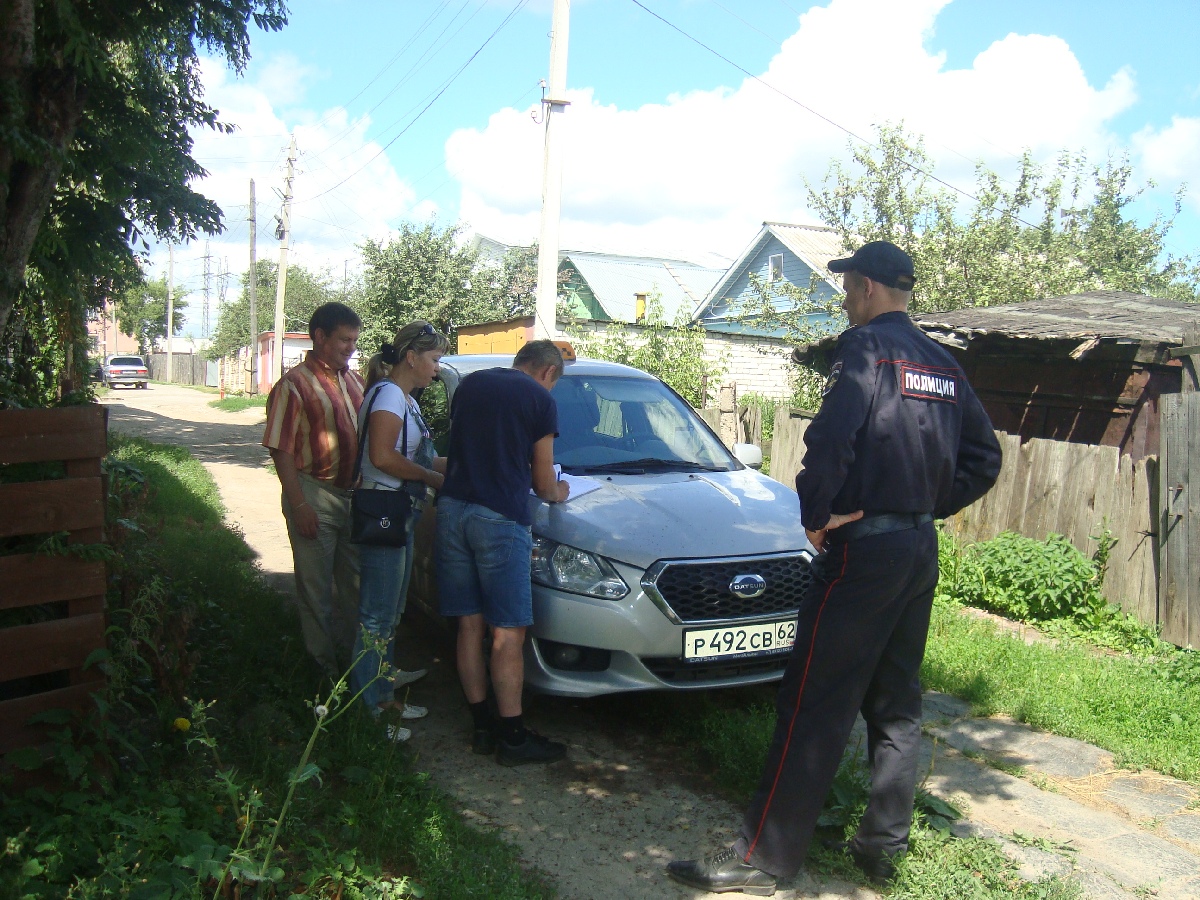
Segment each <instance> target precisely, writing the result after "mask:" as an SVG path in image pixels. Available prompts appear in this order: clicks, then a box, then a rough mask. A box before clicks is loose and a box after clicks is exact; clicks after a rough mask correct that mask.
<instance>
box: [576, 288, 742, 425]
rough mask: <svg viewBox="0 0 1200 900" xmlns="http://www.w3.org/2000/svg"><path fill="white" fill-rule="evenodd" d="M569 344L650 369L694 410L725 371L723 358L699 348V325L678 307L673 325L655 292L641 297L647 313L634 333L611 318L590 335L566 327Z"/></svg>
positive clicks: (586, 353)
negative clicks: (716, 358) (599, 329)
mask: <svg viewBox="0 0 1200 900" xmlns="http://www.w3.org/2000/svg"><path fill="white" fill-rule="evenodd" d="M568 333H569V334H570V335H571V343H572V344H573V346H574V347H575V350H576V352H577V353H578V354H579V355H580V356H590V357H592V358H594V359H607V360H610V361H612V362H617V363H623V364H624V365H627V366H633V367H634V368H635V369H641V370H642V371H643V372H649V373H650V374H651V375H654V376H655V377H657V378H659V379H661V380H662V381H664V382H666V383H667V384H668V385H670V386H671V388H672V389H674V391H675V392H676V393H677V394H679V395H680V396H681V397H683V399H684V400H686V401H687V402H688V403H690V404H691V405H692V406H694V407H696V408H697V409H700V408H702V407H703V406H704V405H705V403H706V402H707V399H708V398H707V397H706V396H705V394H706V393H708V387H709V386H715V385H716V383H717V379H718V378H720V377H721V375H723V374H724V373H725V369H726V367H727V360H726V359H724V358H722V359H720V360H716V361H711V360H709V359H708V357H707V356H706V355H705V352H704V335H705V331H704V327H703V326H701V325H696V324H693V323H691V322H690V321H689V320H688V317H687V313H686V312H682V311H681V312H680V314H679V317H678V319H677V320H676V322H675V323H674V324H669V323H668V322H667V321H666V316H665V314H664V312H663V305H662V298H661V296H659V294H658V293H657V292H655V293H652V294H650V296H649V297H648V298H647V300H646V318H645V320H644V322H643V324H642V325H641V326H640V327H639V328H638V330H637V331H636V332H631V330H630V329H629V328H627V327H626V326H625V325H624V324H622V323H620V322H613V323H610V324H608V325H607V326H606V327H605V330H604V333H603V334H600V335H598V336H596V337H589V336H588V335H587V334H586V333H585V332H584V331H583V330H582V329H579V328H577V327H576V328H569V329H568Z"/></svg>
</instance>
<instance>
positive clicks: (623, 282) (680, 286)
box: [563, 251, 725, 322]
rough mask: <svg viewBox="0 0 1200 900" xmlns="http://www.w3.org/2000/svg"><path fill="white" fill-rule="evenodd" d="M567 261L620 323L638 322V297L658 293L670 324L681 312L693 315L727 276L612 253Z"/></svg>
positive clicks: (578, 255) (687, 265)
mask: <svg viewBox="0 0 1200 900" xmlns="http://www.w3.org/2000/svg"><path fill="white" fill-rule="evenodd" d="M563 261H564V263H565V262H570V263H571V265H573V266H575V268H576V269H577V270H578V271H579V274H580V276H582V278H583V280H584V281H586V282H587V285H588V287H589V288H591V290H592V293H593V294H594V295H595V296H596V300H597V301H599V303H600V306H601V307H603V309H604V311H605V312H606V313H607V314H608V316H609V318H611V319H613V320H614V321H617V322H632V321H634V320H635V318H636V316H637V297H636V295H637V294H651V293H654V292H657V293H658V294H659V295H660V296H661V298H662V305H663V314H664V316H665V317H666V320H667V321H668V322H674V321H675V317H676V316H677V315H678V314H679V312H680V311H681V310H682V311H683V313H684V314H685V315H690V314H691V312H692V310H693V309H694V308H695V307H696V305H697V304H698V303H699V302H700V301H701V300H703V299H704V297H705V295H707V294H708V291H709V289H710V288H711V287H712V286H713V285H714V284H715V283H716V281H717V279H718V278H720V277H721V276H722V275H723V274H724V273H725V270H724V269H710V268H708V267H706V266H698V265H696V264H695V263H690V262H685V261H683V260H677V259H663V258H660V257H647V256H617V255H614V254H610V253H587V252H578V251H569V252H567V253H566V254H565V255H564V258H563Z"/></svg>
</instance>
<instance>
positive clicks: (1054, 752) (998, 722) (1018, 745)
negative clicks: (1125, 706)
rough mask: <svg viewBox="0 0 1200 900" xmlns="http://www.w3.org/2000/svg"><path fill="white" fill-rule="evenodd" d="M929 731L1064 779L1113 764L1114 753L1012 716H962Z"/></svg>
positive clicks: (964, 746) (1003, 760)
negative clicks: (1036, 729) (974, 717)
mask: <svg viewBox="0 0 1200 900" xmlns="http://www.w3.org/2000/svg"><path fill="white" fill-rule="evenodd" d="M926 730H927V731H928V733H929V734H931V735H935V736H936V737H938V739H939V740H942V741H945V742H946V743H947V744H949V745H950V746H951V747H954V748H955V749H957V750H961V751H962V752H964V753H975V754H979V755H981V756H985V757H987V758H988V759H990V760H994V761H996V762H999V763H1002V764H1003V765H1006V766H1021V767H1023V768H1028V769H1032V770H1034V771H1037V772H1042V773H1044V774H1047V775H1053V776H1056V777H1061V778H1086V777H1087V776H1089V775H1095V774H1098V773H1101V772H1108V771H1111V770H1112V767H1113V764H1112V754H1111V753H1106V752H1105V751H1103V750H1100V749H1099V748H1097V747H1093V746H1091V745H1090V744H1085V743H1084V742H1083V741H1076V740H1072V739H1071V738H1061V737H1056V736H1055V735H1049V734H1043V733H1041V732H1037V731H1034V730H1032V729H1031V728H1030V727H1029V726H1028V725H1022V724H1021V723H1019V722H1013V721H1011V720H1009V719H1003V718H998V717H997V718H991V719H959V720H956V721H954V722H951V723H950V724H947V725H931V726H928V727H927V728H926Z"/></svg>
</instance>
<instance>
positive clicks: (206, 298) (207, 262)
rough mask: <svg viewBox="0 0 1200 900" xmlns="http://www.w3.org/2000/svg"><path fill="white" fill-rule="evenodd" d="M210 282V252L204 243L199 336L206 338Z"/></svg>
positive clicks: (206, 243)
mask: <svg viewBox="0 0 1200 900" xmlns="http://www.w3.org/2000/svg"><path fill="white" fill-rule="evenodd" d="M211 280H212V252H211V251H210V250H209V247H208V241H205V242H204V315H203V316H201V317H200V335H201V336H202V337H208V304H209V284H210V282H211Z"/></svg>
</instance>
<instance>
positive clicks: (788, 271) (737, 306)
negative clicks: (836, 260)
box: [701, 235, 838, 337]
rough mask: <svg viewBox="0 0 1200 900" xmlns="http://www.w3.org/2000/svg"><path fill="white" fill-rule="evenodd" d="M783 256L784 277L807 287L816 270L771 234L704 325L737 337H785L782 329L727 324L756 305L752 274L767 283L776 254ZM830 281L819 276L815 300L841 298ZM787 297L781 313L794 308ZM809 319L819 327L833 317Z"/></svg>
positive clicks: (733, 281) (780, 306)
mask: <svg viewBox="0 0 1200 900" xmlns="http://www.w3.org/2000/svg"><path fill="white" fill-rule="evenodd" d="M780 253H781V254H783V278H784V280H785V281H787V282H789V283H790V284H793V285H795V286H796V287H798V288H807V287H808V285H809V282H810V280H811V278H812V275H813V270H812V268H811V267H810V266H809V265H808V264H807V263H806V262H804V260H802V259H800V257H798V256H797V255H796V254H795V253H794V252H792V251H791V250H789V249H788V248H787V247H786V246H785V245H784V243H783V242H782V241H780V240H779V238H777V237H775V236H774V235H768V237H767V240H766V242H765V243H764V244H763V246H762V247H761V248H759V251H758V252H757V253H756V254H754V255H753V256H752V257H751V258H750V260H749V262H748V264H747V265H745V266H744V267H743V268H742V270H741V271H740V272H738V273H737V275H736V276H735V277H734V278H733V280H732V281H730V282H729V283H728V284H727V285H726V287H725V289H724V290H723V291H722V292H721V293H722V296H721V297H720V298H718V299H717V300H716V301H715V302H714V303H713V305H712V306H711V307H710V308H709V310H708V311H707V312H706V313H705V315H704V317H703V319H701V324H702V325H703V326H704V327H705V328H707V329H708V330H710V331H724V332H730V333H735V334H760V335H769V336H772V337H779V336H781V335H782V334H783V331H782V329H769V328H755V327H753V325H752V324H750V323H742V322H730V321H726V317H727V316H731V315H732V316H736V315H738V313H739V312H740V310H741V309H742V308H743V304H744V303H746V302H747V301H750V302H752V303H753V302H756V300H757V298H756V296H755V292H754V289H753V288H752V287H751V285H750V276H751V274H753V275H756V276H757V277H758V279H759V280H760V281H762V282H764V283H766V282H767V281H768V280H769V278H770V275H771V257H772V256H774V255H776V254H780ZM837 293H838V292H837V291H835V290H834V289H833V288H832V287H831V286H830V285H829V283H828V282H827V281H825V280H824V279H823V278H821V277H820V276H818V277H817V287H816V291H815V293H814V294H813V298H814V299H820V300H828V299H830V298H832V297H834V296H836V295H837ZM784 302H785V298H783V297H780V298H778V302H777V303H776V307H777V308H778V309H780V310H781V311H787V310H790V309H791V305H790V304H787V305H783V304H784ZM809 320H810V321H811V322H812V323H813V324H814V325H815V324H819V323H821V322H827V321H830V317H829V316H827V315H825V314H824V313H821V314H815V315H813V316H810V317H809Z"/></svg>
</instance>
